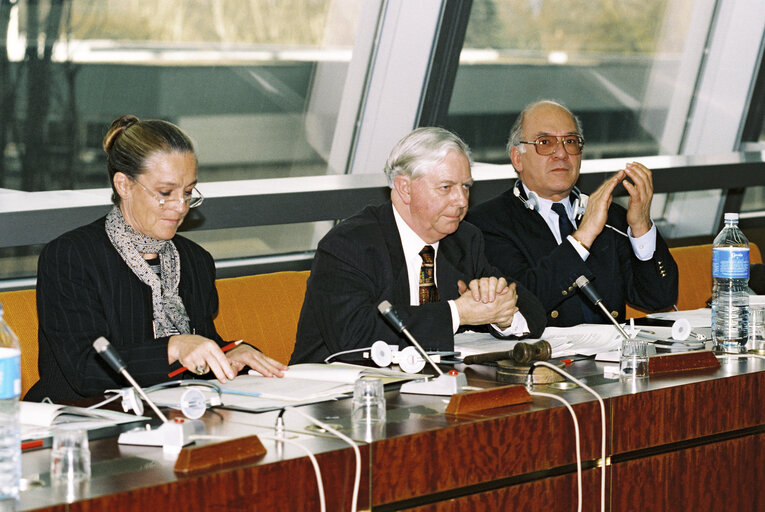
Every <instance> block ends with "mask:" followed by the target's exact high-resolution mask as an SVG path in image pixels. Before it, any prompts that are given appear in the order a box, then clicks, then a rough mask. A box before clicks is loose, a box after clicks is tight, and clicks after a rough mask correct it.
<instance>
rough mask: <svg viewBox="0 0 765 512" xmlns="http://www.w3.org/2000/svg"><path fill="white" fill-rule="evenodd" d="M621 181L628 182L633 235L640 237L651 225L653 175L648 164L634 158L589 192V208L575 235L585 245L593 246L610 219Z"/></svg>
mask: <svg viewBox="0 0 765 512" xmlns="http://www.w3.org/2000/svg"><path fill="white" fill-rule="evenodd" d="M626 178H629V180H628V179H626ZM630 180H631V181H630ZM619 183H622V184H623V185H624V188H625V189H626V190H627V193H629V195H630V199H629V204H628V206H627V224H629V226H630V228H631V230H632V236H633V237H635V238H640V237H641V236H643V235H645V234H646V233H648V231H649V230H650V229H651V226H652V224H651V200H652V199H653V176H652V174H651V171H650V169H648V168H647V167H646V166H644V165H643V164H641V163H638V162H632V163H630V164H627V165H626V166H625V168H624V169H622V170H621V171H619V172H617V173H616V174H614V175H613V176H611V177H610V178H609V179H607V180H606V181H604V182H603V184H601V185H600V187H598V189H597V190H596V191H595V192H593V193H592V194H591V195H590V196H589V199H588V200H587V209H586V210H585V212H584V216H583V217H582V221H581V222H580V223H579V228H578V229H577V230H576V231H574V233H573V235H572V236H573V237H574V238H575V239H576V240H577V241H578V242H579V243H580V244H582V245H583V246H584V247H585V249H588V250H589V248H590V247H591V246H592V244H593V242H594V241H595V239H596V238H597V237H598V235H600V233H601V231H603V227H604V226H605V225H606V221H607V220H608V208H609V207H610V206H611V201H612V198H613V192H614V189H616V187H617V185H619Z"/></svg>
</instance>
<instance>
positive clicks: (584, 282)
mask: <svg viewBox="0 0 765 512" xmlns="http://www.w3.org/2000/svg"><path fill="white" fill-rule="evenodd" d="M576 285H577V286H578V287H579V289H580V290H582V292H584V294H585V295H586V296H587V298H588V299H590V300H591V301H592V303H593V304H597V303H598V302H601V301H602V300H603V299H602V298H601V297H600V295H599V294H598V292H597V290H595V287H594V286H592V284H591V283H590V281H589V280H588V279H587V278H586V277H584V276H579V277H577V278H576Z"/></svg>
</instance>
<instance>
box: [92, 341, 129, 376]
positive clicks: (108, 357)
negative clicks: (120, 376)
mask: <svg viewBox="0 0 765 512" xmlns="http://www.w3.org/2000/svg"><path fill="white" fill-rule="evenodd" d="M93 348H94V349H96V352H98V355H100V356H101V357H102V358H103V360H104V361H106V363H107V364H108V365H109V366H111V367H112V368H113V369H114V371H116V372H117V373H121V372H122V370H124V369H125V363H124V362H123V361H122V358H121V357H120V355H119V354H118V353H117V351H116V350H115V349H114V347H112V345H111V343H109V341H108V340H107V339H106V338H104V337H103V336H101V337H99V338H98V339H97V340H96V341H94V342H93Z"/></svg>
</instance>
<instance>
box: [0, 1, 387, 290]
mask: <svg viewBox="0 0 765 512" xmlns="http://www.w3.org/2000/svg"><path fill="white" fill-rule="evenodd" d="M362 6H363V1H362V0H292V1H288V0H285V1H278V2H271V1H268V2H262V1H239V0H162V1H161V2H157V1H156V0H68V1H67V0H64V1H52V0H47V1H46V0H38V1H34V2H33V1H27V0H19V1H18V2H14V3H11V4H10V5H9V3H8V2H3V3H2V8H0V27H4V28H6V29H7V30H6V31H5V33H2V37H4V38H5V39H6V40H7V41H8V46H7V51H4V52H1V53H2V55H0V90H2V91H13V93H12V94H9V95H7V96H5V103H4V104H3V105H2V106H3V112H10V115H9V116H4V117H2V118H0V154H2V155H3V156H4V157H3V158H2V159H0V192H4V193H7V194H12V193H13V191H44V190H69V189H92V188H97V189H103V188H106V187H109V183H108V178H107V173H106V166H105V159H104V153H103V151H102V150H101V140H102V139H103V136H104V135H105V133H106V131H107V129H108V127H109V124H110V123H111V121H112V120H113V119H115V118H117V117H118V116H120V115H123V114H134V115H137V116H138V117H139V118H161V119H165V120H168V121H171V122H174V123H176V124H178V125H179V126H180V127H181V128H182V129H183V130H184V131H185V132H186V133H188V134H189V135H190V136H191V138H192V139H193V141H194V143H195V146H196V150H197V156H198V159H199V179H200V183H201V184H200V189H201V190H202V191H203V192H204V184H205V182H212V181H227V180H249V179H260V178H275V177H290V176H307V175H321V174H327V173H338V172H340V173H342V172H345V169H344V167H343V166H342V165H333V166H332V169H331V170H330V166H329V165H328V163H327V162H328V160H329V155H330V152H331V149H332V145H333V136H334V133H335V125H336V121H337V118H338V111H339V109H340V108H341V105H342V102H343V100H344V98H346V97H358V90H360V89H361V87H362V84H363V77H361V78H358V77H356V78H357V79H354V80H349V79H348V69H349V64H350V62H351V60H352V59H354V58H355V59H359V60H360V61H362V62H364V61H366V60H368V59H369V53H370V52H369V49H368V48H363V47H362V48H361V50H359V51H357V50H356V49H355V48H354V44H355V41H356V34H357V31H358V30H359V26H360V23H362V21H363V22H364V23H369V24H372V26H371V27H367V26H365V27H364V30H367V31H369V32H371V33H374V23H376V21H377V20H375V19H367V18H363V17H362V16H361V14H362ZM0 30H2V29H0ZM357 68H359V69H362V70H365V69H366V65H365V64H364V65H358V66H357ZM351 93H353V94H351ZM351 110H352V109H351ZM344 160H345V159H344V158H343V157H342V155H340V156H339V157H337V155H335V162H343V161H344ZM3 189H5V190H3ZM316 229H319V230H326V229H327V225H326V223H324V224H322V225H321V226H320V227H319V228H317V227H316V225H313V224H295V225H290V226H285V227H281V228H276V227H267V228H246V229H243V228H238V229H230V230H220V231H200V232H193V233H190V234H189V235H190V236H191V237H192V238H194V239H195V240H197V241H198V242H200V243H201V244H202V245H204V246H205V247H206V248H207V249H208V250H210V251H211V252H212V253H213V255H214V256H215V257H216V259H219V258H233V257H248V256H257V255H262V254H280V253H286V252H292V251H306V250H309V249H312V246H313V244H315V240H316V237H317V231H316ZM39 249H40V247H11V248H0V278H2V277H20V276H33V275H34V273H35V268H36V255H37V254H38V252H39Z"/></svg>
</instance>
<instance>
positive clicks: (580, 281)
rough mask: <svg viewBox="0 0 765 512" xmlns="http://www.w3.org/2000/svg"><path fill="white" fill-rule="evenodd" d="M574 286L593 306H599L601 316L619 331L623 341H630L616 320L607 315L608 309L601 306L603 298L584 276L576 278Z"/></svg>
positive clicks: (609, 314)
mask: <svg viewBox="0 0 765 512" xmlns="http://www.w3.org/2000/svg"><path fill="white" fill-rule="evenodd" d="M576 285H577V286H578V287H579V289H580V290H582V292H583V293H584V294H585V295H586V296H587V298H588V299H590V300H591V301H592V303H593V304H595V305H596V306H600V309H601V310H603V314H604V315H606V316H607V317H608V319H609V320H611V322H612V323H613V324H614V325H615V326H616V328H617V329H618V330H619V334H621V335H622V336H624V339H625V340H628V339H630V337H629V336H628V335H627V333H626V331H625V330H624V329H623V328H622V326H621V325H620V324H619V322H617V321H616V318H614V317H612V316H611V313H609V312H608V309H606V306H604V305H603V298H602V297H601V296H600V294H599V293H598V291H597V290H596V289H595V287H594V286H593V285H592V283H590V280H589V279H587V278H586V277H584V276H579V277H577V278H576Z"/></svg>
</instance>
